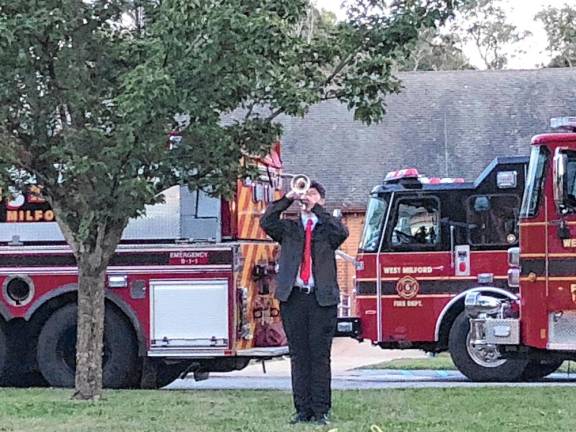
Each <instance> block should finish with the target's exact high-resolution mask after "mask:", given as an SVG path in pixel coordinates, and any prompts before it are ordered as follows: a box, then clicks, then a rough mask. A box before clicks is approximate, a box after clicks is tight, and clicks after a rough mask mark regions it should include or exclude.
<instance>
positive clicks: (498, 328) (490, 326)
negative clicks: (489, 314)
mask: <svg viewBox="0 0 576 432" xmlns="http://www.w3.org/2000/svg"><path fill="white" fill-rule="evenodd" d="M470 330H471V335H470V337H471V338H472V343H473V344H476V345H478V344H482V343H484V344H491V345H518V344H520V320H518V319H514V318H505V319H498V318H472V319H470Z"/></svg>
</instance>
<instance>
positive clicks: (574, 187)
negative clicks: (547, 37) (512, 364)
mask: <svg viewBox="0 0 576 432" xmlns="http://www.w3.org/2000/svg"><path fill="white" fill-rule="evenodd" d="M552 128H559V129H564V130H563V131H560V132H557V133H549V134H544V135H538V136H536V137H534V138H533V140H532V154H531V157H530V165H529V168H528V176H527V178H526V190H525V193H524V200H523V203H522V210H521V212H520V248H512V249H510V251H509V262H510V271H509V272H510V280H511V282H512V283H513V285H516V286H519V297H515V296H512V295H508V296H497V295H491V294H490V293H477V292H476V293H470V294H468V295H467V296H466V299H465V305H466V312H467V314H468V316H469V317H470V325H469V327H470V332H469V339H470V343H471V344H473V345H475V346H495V347H497V353H498V354H499V356H500V358H501V359H503V360H506V361H509V360H513V361H516V362H517V364H518V365H520V366H524V367H525V368H526V370H532V369H533V365H534V364H539V365H544V366H543V367H546V368H547V369H548V370H552V369H554V368H555V367H557V366H558V365H559V364H560V363H561V362H562V361H563V360H568V359H569V360H574V359H576V117H564V118H558V119H553V120H552Z"/></svg>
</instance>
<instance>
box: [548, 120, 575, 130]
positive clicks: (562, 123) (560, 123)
mask: <svg viewBox="0 0 576 432" xmlns="http://www.w3.org/2000/svg"><path fill="white" fill-rule="evenodd" d="M550 127H551V128H552V129H566V130H569V131H571V132H576V117H553V118H551V119H550Z"/></svg>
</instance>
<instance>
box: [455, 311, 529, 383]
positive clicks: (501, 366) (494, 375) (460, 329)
mask: <svg viewBox="0 0 576 432" xmlns="http://www.w3.org/2000/svg"><path fill="white" fill-rule="evenodd" d="M448 349H449V351H450V356H451V357H452V361H453V362H454V364H455V365H456V367H457V368H458V370H459V371H460V372H462V373H463V374H464V375H465V376H466V377H467V378H469V379H471V380H472V381H518V380H519V379H521V377H522V374H523V372H524V369H525V368H526V365H527V363H528V360H516V359H513V360H512V359H502V358H499V355H498V352H497V350H496V349H495V348H494V347H490V346H489V347H482V348H478V347H475V346H473V345H472V344H471V343H470V322H469V320H468V316H467V315H466V312H462V313H460V315H458V317H456V319H455V320H454V323H453V324H452V328H451V329H450V335H449V338H448Z"/></svg>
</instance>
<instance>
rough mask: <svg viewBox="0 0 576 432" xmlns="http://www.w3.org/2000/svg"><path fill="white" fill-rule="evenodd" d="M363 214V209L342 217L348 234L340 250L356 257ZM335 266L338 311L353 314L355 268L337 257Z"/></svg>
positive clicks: (343, 313)
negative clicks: (338, 296) (339, 293)
mask: <svg viewBox="0 0 576 432" xmlns="http://www.w3.org/2000/svg"><path fill="white" fill-rule="evenodd" d="M364 216H365V213H364V211H357V212H353V213H345V214H344V215H343V217H342V222H344V224H345V225H346V227H347V228H348V231H349V232H350V235H349V236H348V239H347V240H346V241H345V242H344V244H343V245H342V246H341V247H340V250H341V251H342V252H344V253H346V254H348V255H350V256H353V257H356V253H357V251H358V244H359V243H360V237H361V236H362V227H363V224H364ZM337 266H338V285H339V286H340V292H341V295H342V301H341V304H340V311H339V312H340V315H341V316H345V315H346V312H348V315H355V313H356V311H355V310H354V287H355V271H356V269H355V268H354V265H353V264H352V263H350V262H348V261H345V260H343V259H341V258H338V260H337ZM346 296H348V303H347V301H346ZM347 305H349V309H348V310H347V311H346V307H347Z"/></svg>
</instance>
